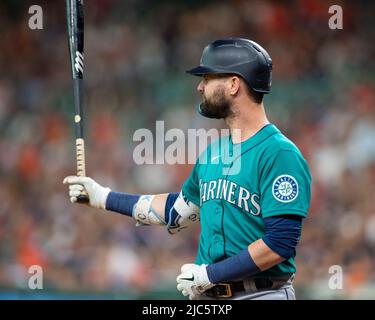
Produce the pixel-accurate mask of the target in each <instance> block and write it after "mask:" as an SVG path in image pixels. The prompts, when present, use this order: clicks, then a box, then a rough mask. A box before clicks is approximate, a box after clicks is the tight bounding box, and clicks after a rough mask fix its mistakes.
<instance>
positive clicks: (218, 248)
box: [182, 124, 311, 277]
mask: <svg viewBox="0 0 375 320" xmlns="http://www.w3.org/2000/svg"><path fill="white" fill-rule="evenodd" d="M182 192H183V193H184V195H185V196H186V198H187V199H188V200H190V201H192V202H193V203H195V204H196V205H198V206H199V207H200V223H201V234H200V239H199V248H198V254H197V257H196V261H195V263H196V264H202V263H205V264H211V263H214V262H218V261H220V260H223V259H225V258H228V257H231V256H233V255H235V254H237V253H239V252H240V251H241V250H243V249H245V248H247V247H248V245H249V244H251V243H252V242H254V241H256V240H258V239H260V238H262V237H263V235H264V234H265V225H264V221H263V218H266V217H272V216H278V215H286V214H287V215H288V214H294V215H299V216H301V217H306V216H307V214H308V209H309V206H310V198H311V174H310V171H309V168H308V165H307V162H306V160H305V159H304V158H303V156H302V154H301V152H300V151H299V150H298V148H297V147H296V146H295V144H294V143H293V142H291V141H290V140H289V139H288V138H286V137H285V136H284V135H283V134H282V133H281V132H280V131H279V130H278V129H277V128H276V126H274V125H273V124H269V125H266V126H265V127H263V128H262V129H261V130H260V131H258V132H257V133H256V134H255V135H254V136H252V137H250V138H249V139H247V140H246V141H243V142H242V143H238V144H233V143H232V141H231V137H230V136H226V137H221V138H219V139H217V140H215V141H214V142H213V143H212V144H210V145H209V146H208V147H207V149H206V150H205V151H204V152H203V153H202V154H201V155H200V156H199V158H198V159H197V161H196V164H195V166H194V168H193V170H192V172H191V174H190V176H189V178H188V179H187V180H186V181H185V183H184V184H183V186H182ZM295 271H296V266H295V262H294V258H290V259H288V260H285V261H283V262H281V263H279V264H278V265H276V266H274V267H272V268H270V269H268V270H265V271H263V272H260V273H258V274H257V276H271V277H280V276H285V275H290V274H292V273H294V272H295Z"/></svg>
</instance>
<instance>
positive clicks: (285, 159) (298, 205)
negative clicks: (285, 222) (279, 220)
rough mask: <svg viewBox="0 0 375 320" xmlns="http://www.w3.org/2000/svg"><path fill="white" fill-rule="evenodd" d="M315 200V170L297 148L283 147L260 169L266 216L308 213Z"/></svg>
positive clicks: (304, 215)
mask: <svg viewBox="0 0 375 320" xmlns="http://www.w3.org/2000/svg"><path fill="white" fill-rule="evenodd" d="M310 200H311V174H310V170H309V168H308V165H307V162H306V160H305V159H304V158H303V157H302V155H301V154H299V153H298V152H296V151H293V150H281V151H278V152H276V153H275V154H274V155H273V156H271V158H269V159H268V160H267V162H266V163H265V164H264V166H263V167H262V168H261V173H260V205H261V208H262V216H263V217H272V216H278V215H284V214H296V215H300V216H302V217H306V216H307V214H308V210H309V207H310Z"/></svg>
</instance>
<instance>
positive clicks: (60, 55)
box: [0, 0, 375, 299]
mask: <svg viewBox="0 0 375 320" xmlns="http://www.w3.org/2000/svg"><path fill="white" fill-rule="evenodd" d="M27 2H28V1H25V2H24V3H23V4H22V5H21V4H17V3H19V2H14V1H2V2H1V4H0V30H1V31H0V35H1V44H0V46H1V50H0V70H1V71H2V72H1V73H0V203H1V205H0V292H2V293H11V292H25V293H27V292H28V293H30V291H28V289H27V288H28V287H27V281H28V278H29V277H30V274H28V268H29V267H30V266H31V265H34V264H37V265H41V266H42V267H43V271H44V273H43V278H44V289H45V290H44V291H47V292H63V293H69V297H72V296H73V294H78V293H91V294H93V293H97V294H106V293H108V294H112V295H113V294H116V295H117V296H116V297H123V298H144V297H151V298H155V299H158V298H179V296H178V295H177V292H176V290H175V278H176V276H177V274H178V271H179V269H180V266H181V265H182V264H184V263H187V262H190V261H192V260H193V259H194V257H195V251H196V248H197V243H198V233H199V228H198V226H197V227H196V228H192V229H191V230H187V231H186V232H182V233H181V234H179V235H175V236H170V235H169V234H168V233H167V232H166V230H165V229H164V228H158V227H139V228H138V227H137V228H136V227H135V224H134V222H133V221H132V220H131V219H128V218H125V217H124V216H121V215H119V214H115V213H108V212H103V211H98V210H93V209H90V208H87V207H85V206H79V205H72V204H71V203H70V202H69V199H68V196H67V188H66V187H65V186H63V185H62V180H63V178H64V177H65V176H66V175H69V174H74V172H75V166H74V159H75V155H74V152H75V150H74V132H73V124H72V117H73V103H72V82H71V72H70V63H69V54H68V42H67V35H66V29H65V28H66V23H65V12H64V10H65V7H64V3H63V1H59V2H55V1H53V2H51V1H41V2H40V5H42V8H43V14H44V29H43V30H30V29H29V28H28V25H27V21H28V18H29V16H30V15H28V13H27V10H28V6H27V5H26V4H27ZM286 3H287V4H280V2H277V1H242V0H236V1H205V2H203V4H202V2H201V1H200V2H198V1H180V2H179V4H177V3H176V4H174V2H173V4H172V3H171V2H168V1H115V0H96V1H87V2H86V3H85V6H86V8H85V15H86V17H85V18H86V21H85V24H86V30H85V68H86V70H85V72H86V73H85V103H86V110H85V112H86V120H87V121H86V124H85V130H86V137H87V147H86V149H87V153H86V161H87V171H88V172H87V173H88V175H89V176H91V177H93V178H94V179H96V180H97V181H98V182H99V183H101V184H103V185H106V186H110V187H111V188H112V189H113V190H117V191H125V192H130V193H162V192H168V191H175V192H177V191H179V190H180V187H181V184H182V183H183V181H184V180H185V179H186V177H187V176H188V174H189V172H190V169H191V166H190V165H135V163H134V161H133V158H132V152H133V149H134V147H135V145H136V144H135V143H134V142H133V141H132V136H133V133H134V131H135V130H136V129H138V128H148V129H150V130H152V131H154V128H155V121H156V120H164V121H165V125H166V127H170V128H181V129H183V130H187V128H202V127H204V128H210V127H216V128H221V127H223V124H222V123H221V122H216V121H210V120H207V119H204V118H202V117H200V116H199V115H198V114H196V112H195V107H194V106H195V104H196V103H197V102H198V101H199V95H198V94H197V92H196V90H195V88H196V84H197V83H198V81H197V80H198V79H197V78H194V77H191V76H188V75H185V74H184V70H186V69H188V68H189V67H191V66H194V65H196V64H197V62H198V61H199V58H200V54H201V51H202V48H203V47H204V46H205V45H206V44H207V43H209V42H211V41H212V40H214V39H215V38H219V37H222V36H243V37H247V38H251V39H253V40H255V41H257V42H259V43H261V44H262V45H263V46H264V47H265V48H267V50H268V52H269V53H270V54H271V56H272V58H273V62H274V74H273V75H274V76H273V88H272V93H271V95H269V96H267V97H266V99H265V105H266V109H267V110H268V113H269V118H270V120H271V122H273V123H275V124H276V125H278V126H279V127H280V128H281V129H282V130H284V132H285V133H286V135H287V136H289V137H290V138H291V139H293V140H294V141H295V142H296V144H297V146H299V148H300V149H301V151H302V152H303V154H304V156H305V157H306V159H307V160H308V162H309V164H310V167H311V170H312V174H313V198H312V205H311V210H310V215H309V217H308V219H307V220H305V222H304V227H303V235H302V239H301V242H300V245H299V247H298V251H297V258H296V260H297V266H298V272H297V277H296V281H295V287H296V289H297V295H298V298H306V299H321V298H323V299H324V298H345V299H350V298H362V297H364V298H374V297H375V260H374V257H375V200H374V199H375V197H374V192H375V142H374V141H375V121H374V120H375V112H374V111H375V90H374V89H375V81H374V80H375V79H374V78H375V76H374V75H375V72H374V71H375V68H374V59H373V57H374V56H375V50H374V42H373V39H374V38H375V37H374V36H375V35H374V31H375V29H374V26H373V24H371V21H372V20H371V19H372V18H373V17H372V15H373V12H374V8H375V7H374V5H373V4H371V2H363V3H361V2H359V1H355V2H354V1H351V2H349V1H345V2H344V1H336V2H335V4H340V5H342V7H343V10H344V29H343V30H330V29H329V27H328V19H329V17H330V15H329V14H328V7H329V5H328V4H327V2H326V1H323V0H319V1H317V0H314V1H313V0H306V1H289V2H286ZM30 5H31V4H30ZM332 265H339V266H341V267H342V269H343V272H344V284H343V286H344V287H343V290H336V291H335V290H330V289H329V287H328V281H329V277H330V276H332V274H330V273H329V268H330V266H332ZM23 290H24V291H23ZM34 293H35V295H37V294H38V292H34Z"/></svg>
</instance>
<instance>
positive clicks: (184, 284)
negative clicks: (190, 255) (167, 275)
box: [176, 263, 214, 300]
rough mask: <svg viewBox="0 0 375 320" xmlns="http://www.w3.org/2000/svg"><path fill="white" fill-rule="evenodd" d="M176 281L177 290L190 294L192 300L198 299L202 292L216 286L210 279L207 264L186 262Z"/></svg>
mask: <svg viewBox="0 0 375 320" xmlns="http://www.w3.org/2000/svg"><path fill="white" fill-rule="evenodd" d="M176 281H177V290H179V291H181V293H182V294H183V295H184V296H189V299H190V300H196V299H198V298H199V295H200V294H202V293H203V292H204V291H206V290H208V289H210V288H212V287H213V286H214V284H212V283H211V282H210V280H209V279H208V275H207V270H206V265H205V264H202V265H197V264H192V263H188V264H184V265H183V266H182V267H181V274H180V275H179V276H178V277H177V279H176Z"/></svg>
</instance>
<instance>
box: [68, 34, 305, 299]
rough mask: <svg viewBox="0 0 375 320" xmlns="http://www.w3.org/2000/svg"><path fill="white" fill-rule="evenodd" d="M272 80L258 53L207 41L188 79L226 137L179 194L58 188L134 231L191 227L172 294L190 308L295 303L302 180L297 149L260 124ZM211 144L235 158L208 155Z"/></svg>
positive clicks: (79, 185) (80, 185) (246, 45)
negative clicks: (191, 256)
mask: <svg viewBox="0 0 375 320" xmlns="http://www.w3.org/2000/svg"><path fill="white" fill-rule="evenodd" d="M271 71H272V60H271V58H270V56H269V54H268V53H267V52H266V50H265V49H264V48H262V47H261V46H260V45H259V44H257V43H255V42H254V41H251V40H247V39H242V38H226V39H221V40H217V41H214V42H213V43H211V44H209V45H208V46H207V47H206V48H205V49H204V51H203V53H202V57H201V62H200V65H199V66H198V67H196V68H193V69H191V70H189V71H187V72H188V73H190V74H193V75H197V76H201V77H202V80H201V81H200V83H199V85H198V87H197V90H198V91H199V92H200V93H201V94H202V103H201V104H200V105H199V108H198V110H199V113H200V114H202V115H203V116H205V117H208V118H217V119H224V121H225V122H226V124H227V125H228V127H229V129H230V132H231V134H230V135H229V136H227V137H221V138H220V139H218V140H217V141H214V142H213V143H212V144H211V145H209V146H208V147H207V149H206V150H205V152H203V153H202V154H201V155H200V156H199V157H198V159H197V161H196V164H195V166H194V168H193V170H192V172H191V174H190V176H189V177H188V179H187V180H186V181H185V183H184V184H183V186H182V189H181V191H180V192H179V193H169V194H157V195H135V194H127V193H120V192H115V191H112V190H111V189H109V188H105V187H102V186H101V185H99V184H98V183H97V182H95V181H94V180H93V179H91V178H89V177H76V176H69V177H66V178H65V179H64V183H65V184H68V185H69V196H70V200H71V202H76V201H77V197H78V196H79V195H80V194H81V193H82V192H84V191H85V192H87V194H88V196H89V199H90V202H89V205H90V206H92V207H95V208H100V209H104V210H110V211H114V212H119V213H122V214H124V215H128V216H130V217H132V218H133V219H135V221H136V222H137V224H138V225H150V224H156V225H162V226H166V228H167V230H168V231H169V233H171V234H175V233H177V232H178V231H180V230H182V229H184V228H186V227H188V226H189V225H190V224H192V223H194V222H196V221H200V224H201V234H200V240H199V248H198V253H197V256H196V260H195V262H194V263H188V264H184V265H183V266H182V267H181V274H180V275H179V276H178V277H177V289H178V290H179V291H181V293H182V294H183V295H184V296H188V297H189V298H190V299H238V300H243V299H271V300H278V299H285V300H286V299H289V300H290V299H295V293H294V289H293V285H292V284H293V279H294V274H295V272H296V265H295V262H294V257H295V255H296V246H297V244H298V241H299V239H300V237H301V229H302V220H303V218H305V217H306V216H307V214H308V209H309V205H310V185H311V175H310V171H309V168H308V165H307V163H306V161H305V159H304V158H303V156H302V154H301V153H300V151H299V150H298V148H297V147H296V146H295V145H294V144H293V142H291V141H290V140H289V139H288V138H286V137H285V136H284V135H283V134H282V133H281V132H280V130H279V129H278V128H277V127H276V126H275V125H273V124H271V123H270V122H269V121H268V119H267V117H266V113H265V110H264V105H263V94H265V93H269V92H270V88H271ZM219 141H220V146H224V147H223V148H222V149H226V150H229V154H230V155H233V154H237V156H232V157H228V156H226V155H225V154H224V153H217V150H218V149H220V148H218V144H219ZM238 151H239V152H238ZM217 154H218V155H217ZM228 159H229V160H230V161H228ZM235 167H236V168H237V169H236V172H235V173H233V172H231V170H232V169H233V168H235ZM238 168H240V169H239V170H238Z"/></svg>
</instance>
